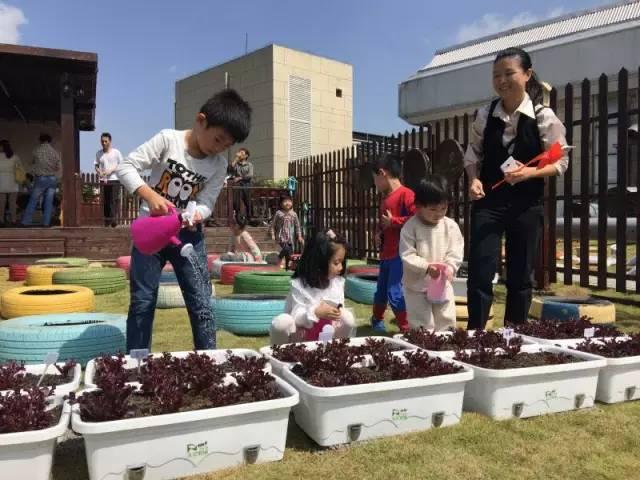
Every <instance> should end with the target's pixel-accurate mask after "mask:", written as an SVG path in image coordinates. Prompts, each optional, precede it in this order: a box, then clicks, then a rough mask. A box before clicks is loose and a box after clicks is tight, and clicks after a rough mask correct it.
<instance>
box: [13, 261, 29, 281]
mask: <svg viewBox="0 0 640 480" xmlns="http://www.w3.org/2000/svg"><path fill="white" fill-rule="evenodd" d="M27 267H28V265H22V264H20V263H12V264H11V265H9V281H10V282H23V281H24V279H25V277H26V276H27Z"/></svg>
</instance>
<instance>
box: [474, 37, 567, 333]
mask: <svg viewBox="0 0 640 480" xmlns="http://www.w3.org/2000/svg"><path fill="white" fill-rule="evenodd" d="M493 87H494V89H495V91H496V92H497V93H498V95H499V96H500V98H498V99H496V100H494V101H492V102H491V103H490V104H489V105H487V106H486V107H484V108H482V109H481V110H479V111H478V114H477V116H476V119H475V120H474V122H473V128H472V130H471V135H470V139H469V147H468V149H467V152H466V154H465V159H464V162H465V169H466V171H467V175H468V176H469V194H470V197H471V199H472V200H474V204H473V207H472V210H471V242H470V246H469V279H468V281H467V297H468V308H469V324H468V329H469V330H472V329H478V328H484V326H485V324H486V322H487V318H488V316H489V309H490V307H491V303H492V302H493V285H492V283H491V281H492V280H493V277H494V276H495V272H496V267H497V262H498V258H499V256H500V240H501V238H502V235H503V234H504V235H505V250H506V264H507V282H506V283H507V305H506V310H505V325H506V324H517V323H522V322H525V321H526V320H527V314H528V312H529V306H530V305H531V290H532V281H531V276H532V272H533V266H534V259H535V255H536V252H537V251H538V249H539V248H540V245H539V239H540V231H541V228H542V218H543V217H542V216H543V209H542V197H543V193H544V177H550V176H553V175H561V174H562V173H564V171H565V170H566V169H567V165H568V158H567V156H566V155H565V156H564V157H563V158H562V159H561V160H560V161H559V162H557V163H555V164H552V165H547V166H546V167H543V168H541V169H540V170H538V169H536V167H525V168H523V169H521V170H519V171H517V172H513V173H503V171H502V170H501V168H500V166H501V165H502V164H503V163H504V162H505V161H506V160H507V159H508V158H509V157H513V159H515V160H517V161H519V162H521V163H523V164H524V163H526V162H527V161H529V160H531V159H532V158H533V157H535V156H536V155H538V154H539V153H541V152H543V151H545V150H547V149H548V148H549V147H550V146H551V145H552V144H554V143H555V142H560V143H561V144H562V145H566V143H567V142H566V139H565V128H564V125H562V123H561V122H560V120H559V119H558V117H556V115H555V114H554V113H553V111H552V110H551V109H550V108H546V107H543V106H542V105H541V104H542V97H543V88H542V85H541V84H540V82H539V81H538V79H537V77H536V74H535V73H534V72H533V69H532V65H531V57H529V54H528V53H527V52H525V51H524V50H521V49H519V48H509V49H507V50H504V51H502V52H500V53H498V55H497V56H496V59H495V60H494V63H493ZM503 178H504V179H505V180H506V182H505V183H504V184H503V185H501V186H500V187H498V188H497V189H496V190H492V189H491V187H492V186H493V185H494V184H495V183H496V182H498V181H500V180H502V179H503Z"/></svg>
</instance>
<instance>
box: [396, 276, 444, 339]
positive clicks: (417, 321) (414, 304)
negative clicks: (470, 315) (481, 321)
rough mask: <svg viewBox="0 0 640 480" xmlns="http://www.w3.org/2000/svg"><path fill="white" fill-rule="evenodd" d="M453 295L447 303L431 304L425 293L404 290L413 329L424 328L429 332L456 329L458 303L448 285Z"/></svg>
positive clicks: (408, 315) (408, 317) (408, 318)
mask: <svg viewBox="0 0 640 480" xmlns="http://www.w3.org/2000/svg"><path fill="white" fill-rule="evenodd" d="M447 288H448V289H450V290H451V292H450V293H451V294H450V295H447V298H449V300H448V301H447V302H445V303H430V302H428V301H427V299H426V297H425V295H424V293H421V292H414V291H411V290H408V289H405V290H404V301H405V303H406V305H407V320H409V326H410V327H411V328H412V329H415V328H419V327H424V328H426V329H428V330H433V329H435V330H437V331H440V330H447V329H449V328H455V327H456V303H455V301H454V297H453V289H452V288H451V285H447ZM448 293H449V292H448Z"/></svg>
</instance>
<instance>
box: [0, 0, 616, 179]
mask: <svg viewBox="0 0 640 480" xmlns="http://www.w3.org/2000/svg"><path fill="white" fill-rule="evenodd" d="M610 3H612V0H609V1H602V0H556V1H551V0H538V1H536V2H531V1H504V0H483V1H477V0H466V1H458V0H449V1H445V2H442V1H438V2H436V1H426V0H406V1H402V0H396V1H391V0H388V1H380V0H353V1H350V0H323V1H318V0H281V1H276V0H262V1H261V0H235V1H231V2H229V1H226V2H222V1H217V0H209V1H206V0H197V1H190V0H182V1H180V2H178V1H175V0H174V1H168V0H153V1H151V0H148V1H143V0H109V1H100V2H98V1H87V0H57V1H55V2H54V1H42V0H24V1H20V0H0V43H14V44H20V45H31V46H40V47H49V48H60V49H70V50H81V51H89V52H95V53H97V54H98V69H99V72H98V83H97V99H96V103H97V106H96V131H95V132H83V133H81V135H80V142H81V146H80V154H81V166H82V170H83V171H90V170H92V164H93V159H94V158H95V152H96V151H97V149H98V148H99V147H100V145H99V135H100V132H102V131H109V132H110V133H111V134H112V135H113V144H114V146H115V147H116V148H118V149H120V150H121V151H122V153H123V154H125V155H126V153H127V152H129V151H130V150H132V149H133V148H135V147H136V146H137V145H139V144H140V143H143V142H144V141H146V140H147V139H148V138H150V137H151V136H152V135H154V134H155V133H156V132H157V131H159V130H161V129H162V128H172V127H173V126H174V114H173V108H174V106H173V103H174V85H175V81H176V80H178V79H180V78H184V77H186V76H188V75H191V74H193V73H196V72H199V71H201V70H204V69H206V68H209V67H211V66H214V65H216V64H219V63H222V62H224V61H226V60H229V59H231V58H234V57H237V56H240V55H242V54H243V53H244V52H245V34H248V47H249V51H251V50H255V49H258V48H261V47H264V46H266V45H268V44H270V43H277V44H280V45H284V46H287V47H290V48H294V49H298V50H303V51H307V52H310V53H314V54H317V55H322V56H326V57H329V58H334V59H336V60H340V61H343V62H346V63H350V64H351V65H353V72H354V85H353V89H354V102H353V112H354V114H353V128H354V130H358V131H365V132H369V133H377V134H383V135H390V134H391V133H393V132H398V131H399V130H404V129H405V128H408V127H409V125H408V124H407V123H405V122H404V121H403V120H402V119H400V118H399V117H398V106H397V102H398V100H397V98H398V84H399V83H400V82H402V81H403V80H405V79H406V78H407V77H408V76H410V75H411V74H413V73H415V72H416V71H417V70H419V69H420V68H421V67H423V66H424V65H426V64H427V63H429V61H430V59H431V58H432V56H433V53H434V52H435V51H436V50H437V49H439V48H445V47H448V46H451V45H454V44H456V43H459V42H463V41H467V40H471V39H473V38H477V37H480V36H484V35H488V34H491V33H495V32H499V31H503V30H506V29H509V28H515V27H518V26H520V25H524V24H527V23H531V22H535V21H540V20H544V19H546V18H550V17H553V16H557V15H561V14H566V13H570V12H572V11H576V10H580V9H584V8H592V7H595V6H600V5H603V4H610ZM534 68H535V66H534ZM479 81H487V82H489V81H490V79H488V78H487V79H484V80H483V79H479ZM0 136H1V135H0Z"/></svg>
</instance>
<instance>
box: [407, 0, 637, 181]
mask: <svg viewBox="0 0 640 480" xmlns="http://www.w3.org/2000/svg"><path fill="white" fill-rule="evenodd" d="M513 46H518V47H522V48H524V49H525V50H527V51H528V52H529V53H530V54H531V57H532V61H533V66H534V70H535V71H536V72H537V74H538V75H539V77H540V78H541V79H542V80H544V81H546V82H548V83H550V84H551V85H552V86H554V87H555V88H556V89H557V91H558V109H557V112H556V113H557V114H558V116H559V117H560V119H564V87H565V85H567V84H568V83H572V84H573V85H574V99H575V100H574V112H573V113H574V119H579V118H580V104H581V91H580V82H582V80H584V79H585V78H586V79H589V80H591V81H592V87H591V97H592V98H591V101H590V105H591V106H592V108H591V112H592V113H593V112H594V111H597V110H596V108H597V101H598V96H597V94H598V82H597V80H598V77H599V76H600V75H601V74H602V73H605V74H606V75H607V76H608V78H609V88H608V91H609V95H608V105H609V113H613V112H616V111H617V101H618V95H617V89H618V85H617V80H618V79H617V73H618V72H619V71H620V69H621V68H622V67H625V68H627V69H628V70H629V73H630V75H629V87H630V91H629V100H628V103H629V108H630V109H631V110H632V111H633V109H636V108H638V107H637V106H638V67H639V66H640V48H639V46H640V2H638V1H632V2H622V3H616V4H613V5H608V6H603V7H600V8H597V9H592V10H584V11H579V12H574V13H571V14H568V15H563V16H561V17H558V18H553V19H550V20H548V21H544V22H539V23H535V24H531V25H526V26H523V27H520V28H516V29H513V30H508V31H505V32H501V33H498V34H495V35H491V36H487V37H483V38H479V39H476V40H472V41H470V42H466V43H463V44H460V45H455V46H452V47H449V48H445V49H442V50H439V51H437V52H436V53H435V55H434V57H433V58H432V59H431V61H430V62H429V63H428V64H427V65H425V66H424V67H422V68H421V69H420V70H418V72H417V73H416V74H414V75H412V76H411V77H409V78H408V79H407V80H405V81H404V82H402V83H401V84H400V86H399V115H400V117H402V118H403V119H405V120H406V121H407V122H409V123H411V124H414V125H423V124H426V123H430V122H434V121H438V120H441V119H444V118H451V117H453V116H454V115H462V114H464V113H469V114H471V113H473V112H474V111H475V110H476V109H477V108H479V107H481V106H483V105H485V104H486V103H487V102H488V101H490V100H491V99H492V98H494V97H495V92H494V91H493V87H492V83H491V74H492V65H493V59H494V58H495V54H496V53H497V52H498V51H500V50H503V49H505V48H508V47H513ZM633 118H634V117H633V116H632V119H633ZM631 123H632V124H633V123H635V121H633V120H632V122H631ZM597 128H598V127H597V124H595V125H594V126H593V127H592V132H591V139H592V142H591V152H590V157H591V158H592V171H593V172H594V173H595V168H596V166H595V165H596V164H595V157H594V155H593V152H597V151H598V146H597V139H598V131H597ZM580 132H581V129H580V128H576V129H575V130H574V133H575V134H574V139H573V144H574V145H576V146H579V145H580ZM635 132H637V124H636V125H635V127H632V130H631V131H630V144H631V143H632V141H633V138H637V133H635ZM634 133H635V136H633V134H634ZM636 142H637V140H636ZM631 148H632V149H633V148H637V143H636V146H634V145H631ZM608 154H609V161H608V170H609V174H608V180H609V182H608V183H609V185H613V184H615V182H616V181H617V178H618V174H617V165H616V157H617V121H616V120H615V119H612V120H610V123H609V135H608ZM579 158H580V150H579V149H577V150H576V151H574V155H573V159H574V160H573V161H574V167H575V168H574V169H573V183H574V192H575V191H577V189H578V188H579V183H580V178H579V175H580V169H579V168H578V165H577V162H578V161H579V160H578V159H579ZM631 158H635V157H634V153H633V151H632V155H631ZM595 177H597V175H592V176H591V181H590V184H591V185H590V187H591V188H592V189H593V190H595V188H596V186H597V179H596V178H595ZM632 177H633V178H634V179H635V174H634V175H632ZM560 190H562V185H560ZM560 193H561V191H560Z"/></svg>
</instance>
